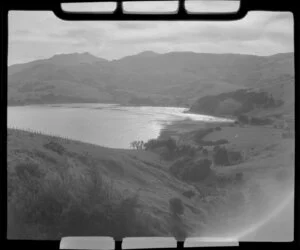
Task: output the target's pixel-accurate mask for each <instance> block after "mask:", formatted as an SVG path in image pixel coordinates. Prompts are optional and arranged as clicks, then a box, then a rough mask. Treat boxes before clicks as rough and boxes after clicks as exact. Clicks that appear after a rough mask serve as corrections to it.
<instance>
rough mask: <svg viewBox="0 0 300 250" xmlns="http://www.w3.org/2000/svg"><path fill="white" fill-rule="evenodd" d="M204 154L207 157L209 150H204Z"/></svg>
mask: <svg viewBox="0 0 300 250" xmlns="http://www.w3.org/2000/svg"><path fill="white" fill-rule="evenodd" d="M202 153H203V154H204V155H205V156H207V155H208V150H207V149H206V148H204V149H203V150H202Z"/></svg>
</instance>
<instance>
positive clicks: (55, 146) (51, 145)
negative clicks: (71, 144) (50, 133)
mask: <svg viewBox="0 0 300 250" xmlns="http://www.w3.org/2000/svg"><path fill="white" fill-rule="evenodd" d="M44 147H45V148H46V149H49V150H51V151H53V152H55V153H57V154H59V155H62V154H64V153H65V151H66V149H65V148H64V147H63V146H62V145H61V144H59V143H58V142H55V141H50V142H48V143H46V144H44Z"/></svg>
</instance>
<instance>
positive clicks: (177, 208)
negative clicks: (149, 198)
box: [169, 198, 184, 215]
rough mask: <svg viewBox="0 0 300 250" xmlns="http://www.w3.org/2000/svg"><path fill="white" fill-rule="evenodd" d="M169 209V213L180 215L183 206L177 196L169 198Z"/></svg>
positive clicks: (182, 211)
mask: <svg viewBox="0 0 300 250" xmlns="http://www.w3.org/2000/svg"><path fill="white" fill-rule="evenodd" d="M169 209H170V212H171V214H174V215H182V214H183V213H184V206H183V203H182V201H181V199H179V198H171V199H170V200H169Z"/></svg>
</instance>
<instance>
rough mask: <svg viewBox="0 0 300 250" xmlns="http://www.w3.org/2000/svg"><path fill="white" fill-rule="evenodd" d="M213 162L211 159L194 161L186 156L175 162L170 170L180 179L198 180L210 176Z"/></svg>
mask: <svg viewBox="0 0 300 250" xmlns="http://www.w3.org/2000/svg"><path fill="white" fill-rule="evenodd" d="M211 164H212V162H211V160H209V159H200V160H198V161H194V160H193V159H191V158H187V157H185V158H183V159H179V160H177V161H176V162H175V163H173V164H172V165H171V167H170V169H169V170H170V172H171V173H172V174H173V175H174V176H175V177H176V178H178V179H181V180H184V181H192V182H197V181H201V180H203V179H205V178H206V177H208V176H209V174H210V173H211V169H210V166H211Z"/></svg>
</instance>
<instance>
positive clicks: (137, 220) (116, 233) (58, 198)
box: [8, 162, 153, 240]
mask: <svg viewBox="0 0 300 250" xmlns="http://www.w3.org/2000/svg"><path fill="white" fill-rule="evenodd" d="M49 171H50V170H49ZM14 175H15V178H14V179H11V181H13V182H14V184H15V185H13V188H12V190H11V191H10V192H11V194H10V196H11V197H10V199H9V202H8V208H9V209H8V215H9V216H8V238H13V239H50V240H53V239H60V238H61V237H64V236H112V237H114V238H115V239H116V240H118V239H121V238H123V237H125V236H127V237H128V236H153V232H152V231H151V220H150V221H149V220H147V219H146V218H145V215H144V214H143V213H142V212H143V208H142V207H141V206H140V204H139V197H138V195H136V194H129V195H127V197H126V198H124V195H122V194H121V193H120V192H118V191H117V190H116V189H115V188H114V185H113V184H112V183H110V182H109V181H108V180H106V179H104V178H103V177H102V176H101V173H100V171H99V169H98V168H97V167H93V166H90V167H89V168H87V169H86V171H85V173H84V175H83V176H82V178H75V177H73V176H71V175H69V174H68V172H67V171H61V172H55V173H52V172H48V173H44V172H43V170H42V168H41V167H40V166H39V165H38V164H36V163H32V162H27V163H22V164H18V165H17V166H15V173H14ZM145 222H147V223H148V224H145Z"/></svg>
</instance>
